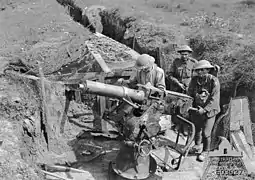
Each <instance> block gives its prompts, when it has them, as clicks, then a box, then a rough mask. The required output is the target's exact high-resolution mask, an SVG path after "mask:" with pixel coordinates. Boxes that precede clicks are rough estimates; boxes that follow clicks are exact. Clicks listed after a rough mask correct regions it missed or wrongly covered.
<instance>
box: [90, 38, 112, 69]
mask: <svg viewBox="0 0 255 180" xmlns="http://www.w3.org/2000/svg"><path fill="white" fill-rule="evenodd" d="M86 45H87V47H88V49H89V52H90V53H91V54H92V56H93V57H94V58H95V59H96V61H97V62H98V64H99V65H100V67H101V68H102V70H103V72H105V73H110V72H112V71H111V69H110V68H109V67H108V65H107V64H106V63H105V61H104V59H103V58H102V56H101V55H100V54H99V53H98V52H96V51H95V50H92V49H93V48H92V47H93V44H91V43H89V42H88V41H86Z"/></svg>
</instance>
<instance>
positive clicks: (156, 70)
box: [118, 54, 166, 91]
mask: <svg viewBox="0 0 255 180" xmlns="http://www.w3.org/2000/svg"><path fill="white" fill-rule="evenodd" d="M135 67H136V69H137V73H136V75H135V76H134V77H132V78H130V79H129V80H124V79H123V78H120V79H118V83H121V84H122V83H126V84H128V85H129V86H130V87H134V86H136V85H137V84H142V85H146V84H148V83H150V84H151V85H152V86H154V87H156V88H158V89H160V90H163V91H164V90H165V88H166V84H165V73H164V70H163V69H161V68H160V67H158V66H157V65H156V64H155V59H154V58H153V57H152V56H150V55H148V54H142V55H140V56H139V57H138V58H137V60H136V64H135Z"/></svg>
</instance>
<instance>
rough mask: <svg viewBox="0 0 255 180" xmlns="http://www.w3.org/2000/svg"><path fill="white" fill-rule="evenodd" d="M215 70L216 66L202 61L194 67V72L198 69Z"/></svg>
mask: <svg viewBox="0 0 255 180" xmlns="http://www.w3.org/2000/svg"><path fill="white" fill-rule="evenodd" d="M210 68H214V66H212V65H211V63H210V62H209V61H207V60H200V61H198V62H197V63H196V64H195V65H194V68H193V69H194V70H197V69H210Z"/></svg>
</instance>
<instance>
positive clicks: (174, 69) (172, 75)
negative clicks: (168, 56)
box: [167, 61, 180, 84]
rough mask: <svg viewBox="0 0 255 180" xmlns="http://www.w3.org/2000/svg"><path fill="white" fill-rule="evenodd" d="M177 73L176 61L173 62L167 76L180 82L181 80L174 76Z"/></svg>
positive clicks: (173, 80) (175, 81)
mask: <svg viewBox="0 0 255 180" xmlns="http://www.w3.org/2000/svg"><path fill="white" fill-rule="evenodd" d="M175 74H176V66H175V61H174V62H173V64H172V65H171V66H170V70H169V72H168V73H167V78H168V79H169V80H170V81H172V82H174V83H175V84H179V83H180V82H179V81H178V79H177V78H175V77H174V76H175Z"/></svg>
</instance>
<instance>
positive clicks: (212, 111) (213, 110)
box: [204, 78, 220, 117]
mask: <svg viewBox="0 0 255 180" xmlns="http://www.w3.org/2000/svg"><path fill="white" fill-rule="evenodd" d="M219 108H220V82H219V80H218V78H217V79H216V78H215V79H214V81H213V89H212V93H211V94H210V96H209V97H208V99H207V102H206V106H205V107H204V110H205V111H206V113H207V116H208V117H213V116H215V115H217V114H218V113H219Z"/></svg>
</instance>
